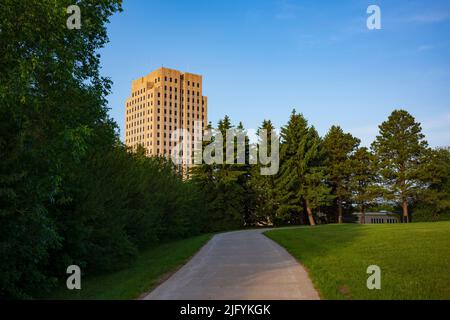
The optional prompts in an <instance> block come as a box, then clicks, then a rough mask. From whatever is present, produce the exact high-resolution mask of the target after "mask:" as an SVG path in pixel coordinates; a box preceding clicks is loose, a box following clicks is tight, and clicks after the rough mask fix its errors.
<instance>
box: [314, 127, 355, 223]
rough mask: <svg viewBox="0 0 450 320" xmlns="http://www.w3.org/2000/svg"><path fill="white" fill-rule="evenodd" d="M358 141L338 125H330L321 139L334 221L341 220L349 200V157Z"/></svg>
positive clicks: (350, 161) (351, 168)
mask: <svg viewBox="0 0 450 320" xmlns="http://www.w3.org/2000/svg"><path fill="white" fill-rule="evenodd" d="M359 143H360V140H359V139H357V138H355V137H353V136H352V135H351V134H350V133H344V131H343V130H342V129H341V127H339V126H332V127H331V128H330V130H329V131H328V133H327V134H326V135H325V137H324V139H323V149H324V153H325V163H324V164H325V166H326V170H327V176H328V179H327V181H328V183H329V185H330V188H331V190H332V191H331V194H332V195H333V196H334V198H335V204H336V206H337V210H336V215H335V217H336V219H335V221H336V222H339V223H342V221H343V206H344V203H349V202H350V198H351V190H350V176H351V174H352V171H353V167H352V160H351V157H352V155H353V154H354V152H355V151H356V149H357V148H358V145H359ZM333 209H334V208H333Z"/></svg>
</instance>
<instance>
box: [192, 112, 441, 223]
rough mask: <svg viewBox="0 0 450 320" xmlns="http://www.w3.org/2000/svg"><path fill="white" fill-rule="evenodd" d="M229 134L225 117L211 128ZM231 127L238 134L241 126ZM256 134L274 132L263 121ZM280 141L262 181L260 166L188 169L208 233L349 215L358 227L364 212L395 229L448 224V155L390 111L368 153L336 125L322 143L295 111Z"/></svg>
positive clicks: (338, 219) (405, 117) (415, 125)
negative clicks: (272, 170) (201, 198)
mask: <svg viewBox="0 0 450 320" xmlns="http://www.w3.org/2000/svg"><path fill="white" fill-rule="evenodd" d="M209 128H210V129H211V125H210V126H209ZM231 128H233V125H232V124H231V120H230V118H229V117H228V116H225V117H224V119H222V120H220V121H219V123H218V125H217V129H218V130H219V131H220V132H222V135H225V132H226V130H227V129H231ZM236 128H237V129H239V130H243V131H244V132H245V129H244V127H243V125H242V123H239V125H238V126H237V127H236ZM261 129H265V130H267V131H268V132H274V129H275V128H274V126H273V124H272V122H271V121H270V120H264V121H263V123H262V124H261V127H260V128H259V130H261ZM269 139H270V138H268V140H269ZM279 139H280V151H279V157H280V159H279V162H280V168H279V171H278V173H277V174H276V175H273V176H264V175H261V174H260V170H259V169H260V168H259V167H260V165H255V166H250V165H243V164H229V163H228V164H213V165H211V164H205V163H203V164H202V165H201V166H197V167H195V168H193V169H192V174H193V181H194V182H195V183H196V184H197V185H198V186H199V187H200V188H201V189H202V190H204V191H203V194H204V195H205V198H206V210H207V211H208V212H209V215H210V216H214V220H213V221H214V222H215V226H214V228H219V229H229V228H238V227H241V226H257V225H274V226H280V225H295V224H309V225H315V224H317V223H343V222H344V220H345V221H347V222H355V219H356V218H354V216H353V215H352V213H353V212H355V211H359V212H361V222H362V223H364V215H365V213H366V212H367V210H389V211H392V212H394V213H399V214H400V217H401V221H402V222H409V221H411V219H412V217H414V220H416V221H423V220H429V221H436V220H442V219H448V218H449V217H450V188H449V177H450V161H449V160H450V149H449V148H448V147H445V148H435V149H432V148H430V147H429V146H428V143H427V141H426V140H425V136H424V135H423V133H422V129H421V126H420V124H419V123H418V122H416V120H415V119H414V117H413V116H412V115H410V114H409V113H408V112H407V111H405V110H394V111H393V112H392V113H391V115H390V116H389V118H388V119H387V120H386V121H384V122H383V123H382V124H381V125H380V126H379V134H378V135H377V137H376V139H375V141H374V142H373V143H372V144H371V147H370V148H367V147H364V146H361V145H360V143H361V141H360V139H358V138H357V137H354V136H353V135H352V134H350V133H346V132H344V130H343V129H342V128H341V127H339V126H337V125H334V126H332V127H331V128H330V129H329V131H328V132H327V133H326V134H325V136H323V137H321V136H320V135H319V134H318V132H317V130H316V129H315V128H314V126H312V125H310V124H309V123H308V121H307V119H306V118H305V117H304V116H303V115H302V114H300V113H297V112H296V111H295V110H294V111H293V112H292V114H291V116H290V119H289V121H288V123H287V124H286V125H285V126H283V127H281V129H280V137H279ZM250 148H251V146H250V145H249V144H247V145H246V150H247V152H246V154H247V156H248V153H249V150H250ZM269 152H270V150H269ZM224 153H225V146H224Z"/></svg>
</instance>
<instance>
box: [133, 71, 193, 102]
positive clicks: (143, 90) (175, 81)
mask: <svg viewBox="0 0 450 320" xmlns="http://www.w3.org/2000/svg"><path fill="white" fill-rule="evenodd" d="M167 80H169V82H174V83H178V79H177V78H175V79H172V77H169V78H168V77H167V76H166V77H164V81H166V82H167ZM158 82H161V78H160V77H158V78H155V83H158ZM187 86H188V87H190V86H191V81H189V80H188V82H187ZM164 87H165V89H166V90H167V86H164ZM192 87H194V88H195V87H197V88H200V82H194V81H192ZM170 88H171V89H170V90H171V91H172V87H171V86H170ZM176 89H177V88H176V87H175V92H176ZM145 91H146V89H145V88H142V89H139V90H137V91H135V92H132V93H131V96H132V97H136V96H138V95H140V94H143V93H144V92H145ZM188 94H189V90H188Z"/></svg>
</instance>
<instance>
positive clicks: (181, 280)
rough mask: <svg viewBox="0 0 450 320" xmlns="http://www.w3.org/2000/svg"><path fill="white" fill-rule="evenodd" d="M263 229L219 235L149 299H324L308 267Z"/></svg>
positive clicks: (153, 292) (154, 291) (148, 298)
mask: <svg viewBox="0 0 450 320" xmlns="http://www.w3.org/2000/svg"><path fill="white" fill-rule="evenodd" d="M263 231H264V230H246V231H235V232H228V233H222V234H218V235H215V236H214V237H213V238H212V239H211V240H210V241H209V242H208V243H207V244H206V245H205V246H204V247H203V248H202V249H201V250H200V251H199V252H198V253H197V254H196V255H195V256H194V257H193V258H192V259H191V260H190V261H189V262H188V263H187V264H186V265H184V266H183V267H182V268H181V269H180V270H178V271H177V272H176V273H175V274H173V275H172V276H171V277H170V278H169V279H168V280H167V281H165V282H164V283H162V284H161V285H160V286H159V287H157V288H156V289H155V290H153V291H152V292H151V293H150V294H148V295H147V296H145V297H144V299H146V300H153V299H155V300H161V299H163V300H183V299H186V300H208V299H213V300H233V299H236V300H252V299H254V300H281V299H283V300H284V299H285V300H298V299H319V295H318V294H317V291H316V290H315V289H314V287H313V285H312V283H311V281H310V280H309V278H308V275H307V273H306V271H305V269H304V268H303V267H302V266H301V265H300V264H299V263H298V262H297V261H296V260H295V259H294V258H293V257H292V256H291V255H290V254H288V253H287V251H286V250H285V249H283V248H282V247H280V246H279V245H278V244H276V243H275V242H274V241H272V240H270V239H269V238H267V237H265V236H264V235H263V234H262V232H263Z"/></svg>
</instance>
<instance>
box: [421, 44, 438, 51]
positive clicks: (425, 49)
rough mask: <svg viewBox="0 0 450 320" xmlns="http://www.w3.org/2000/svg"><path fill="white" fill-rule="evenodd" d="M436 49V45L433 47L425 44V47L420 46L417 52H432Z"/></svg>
mask: <svg viewBox="0 0 450 320" xmlns="http://www.w3.org/2000/svg"><path fill="white" fill-rule="evenodd" d="M435 48H436V46H434V45H431V44H424V45H421V46H419V47H418V48H417V51H419V52H423V51H430V50H433V49H435Z"/></svg>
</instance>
